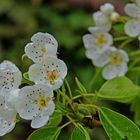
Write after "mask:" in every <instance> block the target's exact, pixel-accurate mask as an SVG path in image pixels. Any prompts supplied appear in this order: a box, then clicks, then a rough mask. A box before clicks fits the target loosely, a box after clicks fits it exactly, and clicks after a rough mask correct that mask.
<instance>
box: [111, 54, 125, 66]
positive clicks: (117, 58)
mask: <svg viewBox="0 0 140 140" xmlns="http://www.w3.org/2000/svg"><path fill="white" fill-rule="evenodd" d="M122 60H123V59H122V57H121V56H120V55H117V54H113V55H112V56H111V61H110V63H111V64H119V63H120V62H121V61H122Z"/></svg>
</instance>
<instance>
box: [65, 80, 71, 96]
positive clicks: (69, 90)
mask: <svg viewBox="0 0 140 140" xmlns="http://www.w3.org/2000/svg"><path fill="white" fill-rule="evenodd" d="M65 83H66V86H67V88H68V92H69V95H70V98H72V92H71V89H70V86H69V84H68V81H67V80H65Z"/></svg>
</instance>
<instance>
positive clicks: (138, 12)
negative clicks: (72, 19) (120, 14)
mask: <svg viewBox="0 0 140 140" xmlns="http://www.w3.org/2000/svg"><path fill="white" fill-rule="evenodd" d="M125 12H126V13H127V14H128V15H129V16H130V17H132V18H133V19H131V20H129V21H128V22H127V23H126V24H125V27H124V29H125V32H126V34H127V35H129V36H130V37H138V39H139V40H140V0H136V3H128V4H126V6H125Z"/></svg>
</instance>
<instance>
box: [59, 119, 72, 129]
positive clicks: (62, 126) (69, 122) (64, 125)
mask: <svg viewBox="0 0 140 140" xmlns="http://www.w3.org/2000/svg"><path fill="white" fill-rule="evenodd" d="M71 123H72V121H71V120H70V121H68V122H67V123H65V124H63V125H61V126H60V129H63V128H64V127H66V126H67V125H69V124H71Z"/></svg>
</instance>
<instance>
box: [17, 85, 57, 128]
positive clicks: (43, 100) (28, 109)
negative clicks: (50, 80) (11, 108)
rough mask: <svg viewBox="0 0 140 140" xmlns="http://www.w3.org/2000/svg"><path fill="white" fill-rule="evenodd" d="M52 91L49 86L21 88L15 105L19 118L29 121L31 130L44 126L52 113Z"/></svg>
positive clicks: (53, 106)
mask: <svg viewBox="0 0 140 140" xmlns="http://www.w3.org/2000/svg"><path fill="white" fill-rule="evenodd" d="M52 98H53V90H52V88H51V87H50V86H47V85H41V84H37V85H34V86H26V87H23V88H22V89H21V90H20V92H19V97H18V100H17V102H16V104H15V107H16V110H17V112H18V113H19V115H20V117H21V118H23V119H26V120H31V127H32V128H39V127H42V126H44V125H45V124H46V123H47V122H48V120H49V116H50V115H52V113H53V112H54V108H55V105H54V103H53V101H52Z"/></svg>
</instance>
